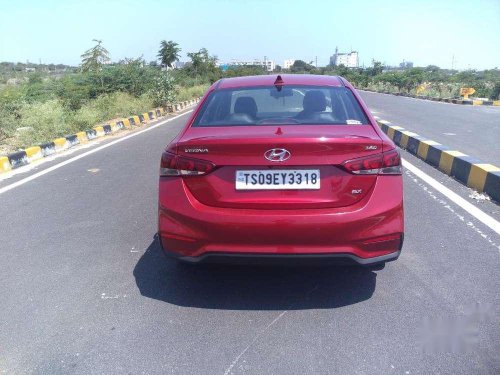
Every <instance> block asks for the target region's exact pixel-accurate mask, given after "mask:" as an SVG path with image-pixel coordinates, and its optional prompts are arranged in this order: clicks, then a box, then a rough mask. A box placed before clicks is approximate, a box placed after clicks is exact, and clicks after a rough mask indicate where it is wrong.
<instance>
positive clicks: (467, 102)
mask: <svg viewBox="0 0 500 375" xmlns="http://www.w3.org/2000/svg"><path fill="white" fill-rule="evenodd" d="M357 90H360V91H368V92H375V93H378V94H386V95H394V96H404V97H406V98H413V99H422V100H430V101H433V102H443V103H451V104H462V105H474V106H477V105H486V106H500V100H472V99H471V100H463V99H453V98H433V97H430V96H425V95H413V94H405V93H399V92H396V93H395V92H390V91H377V90H371V89H361V88H360V89H357Z"/></svg>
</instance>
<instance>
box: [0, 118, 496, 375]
mask: <svg viewBox="0 0 500 375" xmlns="http://www.w3.org/2000/svg"><path fill="white" fill-rule="evenodd" d="M184 119H185V117H181V118H179V119H176V120H174V121H172V122H169V123H166V124H164V125H162V126H160V127H158V128H156V129H152V130H151V131H148V132H145V133H142V134H139V135H137V136H135V137H133V138H129V139H126V140H124V141H123V142H121V143H119V144H115V145H112V146H110V147H108V148H105V149H103V150H100V151H98V152H95V153H93V154H91V155H88V156H86V157H83V158H81V159H79V160H77V161H75V162H72V163H70V164H67V165H65V166H63V167H61V168H59V169H56V170H53V171H51V172H50V173H47V174H45V175H43V176H41V177H39V178H37V179H35V180H32V181H30V182H28V183H25V184H23V185H21V186H18V187H16V188H14V189H12V190H10V191H7V192H4V193H3V194H0V216H1V217H2V222H1V225H0V233H1V234H0V264H1V268H0V286H1V287H0V373H4V374H9V375H10V374H166V373H173V374H327V373H328V374H405V375H406V374H468V375H470V374H498V373H499V371H500V356H499V353H500V350H499V349H500V348H499V343H500V325H499V324H498V323H499V319H498V317H499V314H498V313H499V307H500V304H499V294H498V290H499V289H500V283H499V278H498V265H499V251H500V247H499V246H500V238H499V236H498V235H497V234H495V233H494V232H493V231H492V230H491V229H489V228H488V227H486V226H485V225H484V224H482V223H481V222H479V221H477V220H476V219H475V218H473V217H472V216H471V215H470V214H469V213H467V212H465V211H464V210H463V209H461V208H460V207H458V206H456V205H455V204H453V203H452V202H450V201H449V200H448V199H447V198H446V197H444V196H442V195H440V194H439V193H437V192H435V191H434V190H433V189H432V188H429V187H428V186H427V185H426V184H425V183H423V182H422V181H420V180H419V179H418V178H416V177H415V176H413V175H412V174H411V173H409V172H406V173H405V177H404V183H405V199H406V202H405V204H406V207H405V210H406V211H405V215H406V228H407V229H406V239H405V240H406V242H405V245H404V248H403V253H402V256H401V257H400V259H399V260H398V261H396V262H393V263H390V264H388V265H387V266H386V267H385V269H384V270H381V271H377V272H372V271H369V270H364V269H359V268H335V267H319V268H291V267H271V268H257V267H228V266H225V267H221V266H217V267H215V266H213V267H202V268H192V267H186V266H179V265H177V264H175V263H174V262H173V261H171V260H168V259H166V258H165V257H164V256H163V255H162V254H161V253H160V250H159V247H158V243H157V242H156V241H155V237H154V235H155V230H156V204H157V202H156V199H157V198H156V197H157V174H158V164H159V156H160V153H161V151H162V149H163V146H164V145H165V144H166V143H167V142H168V141H169V140H170V139H171V138H173V137H174V135H175V134H176V133H177V132H178V131H179V129H180V128H181V126H182V123H183V121H184ZM107 142H109V141H107ZM83 152H85V150H81V151H77V152H76V153H74V154H73V155H72V156H74V155H78V154H81V153H83ZM403 156H404V158H405V159H406V160H408V161H409V162H411V163H412V164H414V165H416V166H417V167H419V168H421V169H422V170H424V171H425V172H426V173H428V174H430V175H431V176H433V177H435V178H437V179H439V180H440V181H442V182H443V183H444V184H446V186H448V187H449V188H450V189H453V191H455V192H457V193H458V194H459V195H461V196H463V197H464V198H466V199H468V200H470V201H471V202H473V203H474V204H475V205H477V206H478V207H480V208H481V209H482V210H483V211H485V212H486V213H488V214H489V215H492V216H494V217H495V218H496V219H497V220H498V219H499V217H500V214H499V211H498V206H497V205H495V204H493V203H490V202H484V201H481V202H480V201H475V200H472V199H470V198H468V194H469V190H468V189H466V188H465V187H463V186H462V185H459V184H458V183H456V182H455V181H453V180H452V179H450V178H448V177H446V176H444V175H442V174H441V173H439V172H438V171H436V170H434V169H432V168H430V167H428V166H427V165H425V164H423V163H421V162H420V161H419V160H417V159H415V158H413V157H412V156H411V155H409V154H406V153H403ZM66 159H67V158H66ZM66 159H65V158H60V159H59V160H56V161H54V162H52V163H48V164H41V165H40V166H39V167H38V168H37V171H41V170H44V169H46V168H48V167H49V166H50V165H53V164H54V163H56V162H60V161H62V160H66ZM34 172H35V171H30V172H27V173H26V174H23V175H18V176H15V177H14V178H12V179H10V180H6V181H2V182H1V183H0V188H1V187H2V186H7V185H9V184H11V183H13V182H14V181H18V180H19V179H21V178H24V177H26V176H29V175H32V174H33V173H34Z"/></svg>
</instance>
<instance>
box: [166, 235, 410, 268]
mask: <svg viewBox="0 0 500 375" xmlns="http://www.w3.org/2000/svg"><path fill="white" fill-rule="evenodd" d="M161 243H162V242H161V240H160V244H161ZM162 249H163V251H164V253H165V254H166V255H167V256H170V257H173V258H175V259H177V260H180V261H182V262H185V263H193V264H200V263H216V264H250V265H263V264H264V265H283V264H286V265H360V266H372V265H376V264H381V263H386V262H391V261H393V260H396V259H398V258H399V255H400V254H401V250H398V251H395V252H393V253H389V254H385V255H380V256H376V257H372V258H361V257H358V256H356V255H353V254H344V253H329V254H326V253H325V254H311V253H309V254H256V253H218V252H210V253H205V254H203V255H200V256H194V257H192V256H183V255H180V254H179V253H176V252H173V251H169V250H168V249H165V248H164V247H163V245H162Z"/></svg>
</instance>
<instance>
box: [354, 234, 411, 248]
mask: <svg viewBox="0 0 500 375" xmlns="http://www.w3.org/2000/svg"><path fill="white" fill-rule="evenodd" d="M401 245H402V238H401V233H396V234H391V235H387V236H380V237H375V238H371V239H369V240H366V241H363V249H365V250H366V251H388V252H393V251H397V250H400V249H401Z"/></svg>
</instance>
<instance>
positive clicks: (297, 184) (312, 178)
mask: <svg viewBox="0 0 500 375" xmlns="http://www.w3.org/2000/svg"><path fill="white" fill-rule="evenodd" d="M319 188H320V178H319V169H273V170H247V171H236V190H302V189H309V190H317V189H319Z"/></svg>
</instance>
